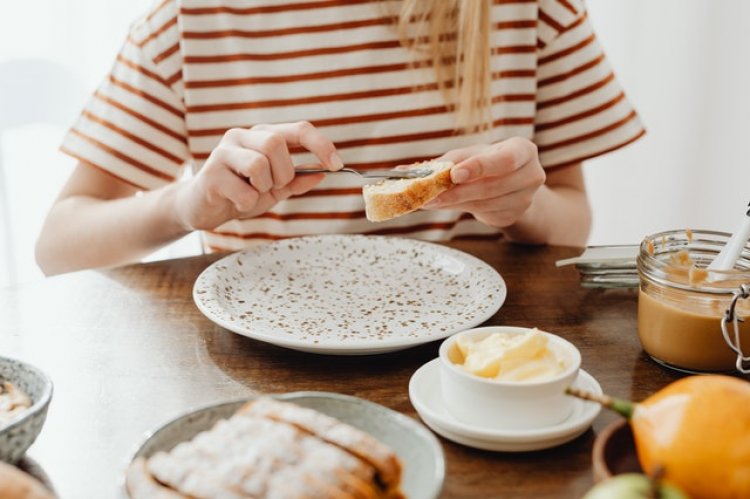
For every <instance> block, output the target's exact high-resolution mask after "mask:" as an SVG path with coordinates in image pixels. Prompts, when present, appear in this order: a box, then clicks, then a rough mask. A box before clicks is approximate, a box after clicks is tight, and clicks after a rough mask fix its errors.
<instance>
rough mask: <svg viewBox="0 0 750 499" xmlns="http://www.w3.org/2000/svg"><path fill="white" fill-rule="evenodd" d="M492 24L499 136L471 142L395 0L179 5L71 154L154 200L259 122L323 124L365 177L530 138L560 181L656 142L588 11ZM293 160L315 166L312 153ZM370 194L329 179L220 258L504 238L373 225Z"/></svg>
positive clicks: (553, 1) (145, 35)
mask: <svg viewBox="0 0 750 499" xmlns="http://www.w3.org/2000/svg"><path fill="white" fill-rule="evenodd" d="M392 1H393V0H392ZM395 1H398V0H395ZM491 27H492V31H491V35H490V42H491V62H490V64H491V72H492V82H491V98H492V101H491V102H492V104H491V118H492V128H491V129H490V130H488V131H486V132H483V133H477V134H457V133H456V132H455V130H454V127H455V117H454V115H453V114H452V113H451V112H450V110H449V108H448V105H447V103H446V102H445V99H444V97H443V93H442V92H441V91H440V90H439V89H438V86H437V84H436V80H435V74H434V71H433V69H432V68H431V67H428V65H427V64H416V66H417V68H415V67H414V66H415V64H414V62H415V56H414V54H413V53H412V52H410V51H409V50H408V49H406V48H404V47H402V46H401V44H400V43H399V39H398V35H397V33H396V30H395V29H394V26H393V19H392V18H391V17H389V14H388V11H387V9H384V8H383V5H381V0H235V1H231V0H163V1H160V2H159V3H158V4H156V5H155V7H154V8H153V9H152V10H151V11H150V12H149V13H148V14H147V15H145V16H144V17H143V18H142V19H140V20H139V21H137V22H136V23H135V24H134V25H133V27H132V28H131V31H130V34H129V36H128V38H127V41H126V42H125V44H124V45H123V47H122V50H121V51H120V53H119V54H118V55H117V59H116V61H115V64H114V66H113V68H112V71H111V73H110V74H109V76H108V77H107V78H106V79H105V80H104V82H103V83H102V85H101V86H100V87H99V89H98V90H97V91H96V93H95V94H94V95H93V97H92V98H91V100H90V102H89V103H88V105H87V106H86V108H85V110H84V111H83V113H82V115H81V117H80V119H79V120H78V121H77V123H76V124H75V125H74V127H73V128H72V129H71V130H70V131H69V133H68V134H67V136H66V138H65V140H64V142H63V145H62V150H63V151H64V152H66V153H68V154H70V155H72V156H74V157H76V158H78V159H79V160H80V161H81V162H83V163H86V164H88V165H91V166H93V167H96V168H99V169H101V170H103V171H105V172H107V173H109V174H112V175H114V176H116V177H117V178H119V179H121V180H123V181H125V182H128V183H130V184H132V185H134V186H137V187H138V188H140V189H144V190H145V189H155V188H158V187H161V186H164V185H165V184H167V183H169V182H173V181H175V180H177V179H178V178H179V177H181V174H182V169H183V168H184V167H185V166H186V165H189V166H190V167H191V168H192V169H193V171H195V170H196V169H199V168H200V167H201V165H202V163H203V162H204V161H205V160H206V158H207V157H208V155H209V154H210V152H211V150H212V149H213V148H214V147H215V146H216V145H217V143H218V142H219V140H220V139H221V137H222V135H223V134H224V132H225V131H226V130H228V129H230V128H234V127H250V126H252V125H255V124H259V123H283V122H294V121H301V120H307V121H310V122H311V123H313V124H314V125H315V126H316V127H318V128H319V129H320V130H321V131H322V132H323V133H324V134H325V135H326V136H328V137H329V138H330V139H331V140H332V141H333V142H334V144H335V145H336V147H337V149H338V151H339V153H340V155H341V157H342V159H343V161H344V163H345V164H346V165H347V166H350V167H354V168H384V167H392V166H394V165H399V164H406V163H411V162H414V161H417V160H423V159H427V158H433V157H437V156H440V155H442V154H443V153H445V152H446V151H449V150H451V149H455V148H460V147H465V146H468V145H473V144H477V143H492V142H497V141H500V140H503V139H505V138H508V137H512V136H520V137H525V138H528V139H530V140H532V141H534V142H535V143H536V144H537V145H538V148H539V155H540V159H541V162H542V165H543V166H544V167H545V168H547V169H552V168H560V167H563V166H566V165H570V164H574V163H578V162H580V161H582V160H584V159H586V158H591V157H593V156H597V155H599V154H603V153H605V152H608V151H611V150H613V149H616V148H618V147H621V146H623V145H626V144H629V143H630V142H633V141H634V140H636V139H637V138H638V137H640V136H641V135H642V134H643V133H644V131H643V128H642V126H641V124H640V122H639V119H638V117H637V115H636V113H635V111H634V109H633V108H632V107H631V105H630V103H629V102H628V100H627V99H626V98H625V95H624V94H623V91H622V89H621V88H620V86H619V85H618V83H617V81H616V80H615V77H614V75H613V73H612V70H611V68H610V67H609V65H608V64H607V61H606V59H605V57H604V53H603V52H602V49H601V47H600V45H599V44H598V43H597V40H596V37H595V35H594V32H593V31H592V28H591V25H590V24H589V21H588V19H587V15H586V10H585V8H584V6H583V3H582V0H492V8H491ZM417 62H419V61H417ZM419 66H421V67H419ZM293 160H294V162H295V164H304V163H311V162H314V158H313V156H312V155H310V154H309V153H302V152H296V153H295V154H294V157H293ZM361 186H362V181H361V180H359V179H357V178H354V176H349V175H329V176H327V178H326V180H325V181H324V182H323V183H321V184H320V185H319V186H318V187H317V188H315V189H314V190H312V191H310V192H308V193H307V194H304V195H302V196H299V197H295V198H291V199H288V200H286V201H283V202H281V203H279V204H278V205H276V206H274V207H273V208H272V209H271V210H270V211H269V212H267V213H265V214H263V215H261V216H259V217H257V218H253V219H247V220H234V221H230V222H228V223H225V224H223V225H221V226H220V227H217V228H216V229H215V230H213V231H210V232H206V233H205V234H204V242H205V245H206V246H207V247H209V248H214V249H238V248H241V247H245V246H247V245H250V244H255V243H259V242H265V241H269V240H275V239H280V238H284V237H290V236H299V235H306V234H322V233H360V234H362V233H364V234H395V235H401V236H407V237H415V238H421V239H430V240H449V239H454V238H490V239H492V238H499V237H501V231H499V230H497V229H494V228H491V227H488V226H486V225H483V224H481V223H480V222H478V221H476V220H474V218H473V217H472V216H471V215H468V214H466V213H459V212H454V211H446V210H436V211H417V212H415V213H411V214H409V215H406V216H403V217H400V218H397V219H394V220H390V221H387V222H382V223H371V222H369V221H367V219H366V218H365V213H364V204H363V199H362V193H361Z"/></svg>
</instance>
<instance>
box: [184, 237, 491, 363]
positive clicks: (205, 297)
mask: <svg viewBox="0 0 750 499" xmlns="http://www.w3.org/2000/svg"><path fill="white" fill-rule="evenodd" d="M505 296H506V287H505V281H503V278H502V277H500V275H499V274H498V273H497V272H496V271H495V270H494V269H493V268H492V267H490V266H489V265H487V264H486V263H484V262H483V261H481V260H479V259H478V258H475V257H473V256H471V255H467V254H466V253H463V252H461V251H458V250H454V249H452V248H447V247H445V246H441V245H438V244H433V243H427V242H424V241H417V240H413V239H403V238H395V237H381V236H346V235H326V236H310V237H301V238H294V239H287V240H283V241H278V242H275V243H271V244H267V245H263V246H258V247H256V248H252V249H248V250H245V251H241V252H238V253H234V254H232V255H229V256H227V257H225V258H223V259H221V260H219V261H217V262H215V263H214V264H212V265H211V266H209V267H208V268H207V269H206V270H204V271H203V273H201V275H200V276H199V277H198V279H197V280H196V282H195V286H194V288H193V298H194V300H195V303H196V305H197V306H198V308H199V309H200V310H201V312H203V313H204V314H205V315H206V317H208V318H209V319H211V320H212V321H214V322H215V323H217V324H219V325H220V326H223V327H225V328H227V329H229V330H230V331H234V332H235V333H239V334H242V335H245V336H249V337H251V338H255V339H257V340H261V341H265V342H268V343H273V344H275V345H279V346H283V347H287V348H293V349H296V350H303V351H308V352H315V353H324V354H373V353H383V352H389V351H394V350H400V349H404V348H408V347H411V346H415V345H418V344H421V343H426V342H429V341H434V340H438V339H442V338H445V337H447V336H449V335H451V334H453V333H456V332H458V331H461V330H464V329H468V328H471V327H474V326H476V325H478V324H481V323H482V322H484V321H485V320H487V319H488V318H490V317H491V316H492V315H493V314H494V313H495V312H496V311H497V310H498V309H499V308H500V306H501V305H502V304H503V302H504V301H505Z"/></svg>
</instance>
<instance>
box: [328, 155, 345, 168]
mask: <svg viewBox="0 0 750 499" xmlns="http://www.w3.org/2000/svg"><path fill="white" fill-rule="evenodd" d="M328 160H329V161H330V162H331V166H333V167H334V168H335V169H337V170H341V169H342V168H343V167H344V162H343V161H341V157H340V156H339V155H338V153H337V152H336V151H334V152H332V153H331V157H330V158H328Z"/></svg>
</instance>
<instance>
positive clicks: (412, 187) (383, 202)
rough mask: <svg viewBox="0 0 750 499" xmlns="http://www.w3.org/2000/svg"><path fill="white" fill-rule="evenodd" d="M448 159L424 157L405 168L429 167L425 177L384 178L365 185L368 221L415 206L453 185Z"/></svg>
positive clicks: (390, 215) (384, 217) (420, 168)
mask: <svg viewBox="0 0 750 499" xmlns="http://www.w3.org/2000/svg"><path fill="white" fill-rule="evenodd" d="M452 167H453V163H451V162H450V161H427V162H424V163H416V164H414V165H411V166H410V167H409V168H407V169H408V170H422V169H428V170H432V173H431V174H430V175H428V176H426V177H421V178H415V179H392V180H383V181H381V182H378V183H376V184H369V185H365V186H364V187H363V188H362V195H363V196H364V198H365V214H366V215H367V219H368V220H370V221H371V222H382V221H385V220H390V219H391V218H396V217H400V216H401V215H405V214H407V213H410V212H412V211H415V210H418V209H419V208H421V207H422V206H424V205H425V204H426V203H428V202H430V201H432V200H433V199H435V198H436V197H437V196H438V195H439V194H440V193H442V192H444V191H446V190H448V188H449V187H450V186H451V185H453V182H452V181H451V168H452Z"/></svg>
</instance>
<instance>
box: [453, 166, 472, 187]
mask: <svg viewBox="0 0 750 499" xmlns="http://www.w3.org/2000/svg"><path fill="white" fill-rule="evenodd" d="M470 176H471V174H470V173H469V172H468V171H467V170H466V169H465V168H459V169H458V170H453V171H452V172H451V177H453V183H454V184H462V183H464V182H466V181H467V180H469V177H470Z"/></svg>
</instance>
